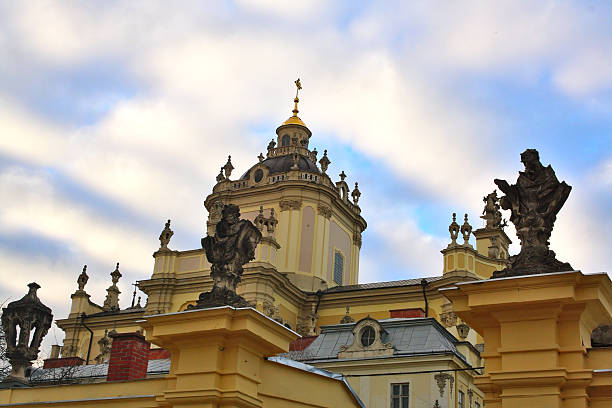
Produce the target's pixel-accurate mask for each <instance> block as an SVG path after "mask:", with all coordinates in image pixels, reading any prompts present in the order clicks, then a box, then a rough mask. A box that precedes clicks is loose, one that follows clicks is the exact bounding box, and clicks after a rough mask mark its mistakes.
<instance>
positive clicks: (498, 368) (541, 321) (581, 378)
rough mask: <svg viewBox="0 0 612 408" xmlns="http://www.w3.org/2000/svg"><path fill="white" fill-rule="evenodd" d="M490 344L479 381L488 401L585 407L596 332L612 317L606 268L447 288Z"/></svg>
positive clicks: (504, 407) (500, 407)
mask: <svg viewBox="0 0 612 408" xmlns="http://www.w3.org/2000/svg"><path fill="white" fill-rule="evenodd" d="M443 293H444V294H445V295H446V296H447V297H448V298H449V299H450V300H451V301H452V302H453V310H454V312H455V313H456V314H457V315H458V316H460V317H461V318H462V319H463V320H464V321H465V322H467V324H468V325H470V326H471V327H472V328H474V329H475V330H476V331H477V332H479V333H480V334H481V335H482V336H483V338H484V343H485V349H484V353H482V357H483V359H484V365H485V374H484V375H482V376H481V377H479V378H477V379H476V381H475V384H476V385H477V386H478V387H479V388H480V389H481V390H482V391H483V392H484V393H485V404H486V406H487V407H488V408H493V407H495V408H519V407H521V408H522V407H530V408H540V407H541V408H586V407H587V406H588V403H589V395H588V390H589V388H588V387H589V385H590V384H591V382H592V380H593V370H592V369H590V368H588V366H589V365H588V364H587V362H586V358H587V349H588V348H590V347H591V332H592V331H593V329H594V328H595V327H597V326H599V325H601V324H610V322H612V283H611V282H610V279H609V277H608V276H607V274H605V273H604V274H595V275H584V274H582V273H580V272H577V271H573V272H561V273H551V274H543V275H529V276H520V277H512V278H503V279H491V280H486V281H476V282H466V283H460V284H457V286H456V287H452V288H448V289H445V290H443Z"/></svg>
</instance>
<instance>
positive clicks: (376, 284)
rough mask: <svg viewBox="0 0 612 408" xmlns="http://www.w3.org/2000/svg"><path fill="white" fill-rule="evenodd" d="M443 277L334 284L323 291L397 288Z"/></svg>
mask: <svg viewBox="0 0 612 408" xmlns="http://www.w3.org/2000/svg"><path fill="white" fill-rule="evenodd" d="M443 278H444V276H432V277H429V278H415V279H405V280H397V281H389V282H373V283H361V284H357V285H345V286H334V287H333V288H329V289H327V290H325V291H323V293H335V292H348V291H352V290H364V289H380V288H395V287H400V286H414V285H420V284H421V281H422V280H423V279H425V280H426V281H427V283H430V282H435V281H437V280H440V279H443Z"/></svg>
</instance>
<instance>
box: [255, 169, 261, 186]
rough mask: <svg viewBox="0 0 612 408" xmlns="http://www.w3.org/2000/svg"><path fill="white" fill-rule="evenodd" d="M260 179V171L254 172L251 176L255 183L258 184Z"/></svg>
mask: <svg viewBox="0 0 612 408" xmlns="http://www.w3.org/2000/svg"><path fill="white" fill-rule="evenodd" d="M262 178H263V170H262V169H257V170H255V174H253V180H255V182H256V183H259V182H260V181H261V179H262Z"/></svg>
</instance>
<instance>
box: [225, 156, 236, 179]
mask: <svg viewBox="0 0 612 408" xmlns="http://www.w3.org/2000/svg"><path fill="white" fill-rule="evenodd" d="M232 170H234V166H232V156H227V163H225V166H223V171H224V172H225V178H227V179H229V178H230V176H231V175H232Z"/></svg>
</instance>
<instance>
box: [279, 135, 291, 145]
mask: <svg viewBox="0 0 612 408" xmlns="http://www.w3.org/2000/svg"><path fill="white" fill-rule="evenodd" d="M290 144H291V138H290V137H289V135H283V138H282V139H281V146H289V145H290Z"/></svg>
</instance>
